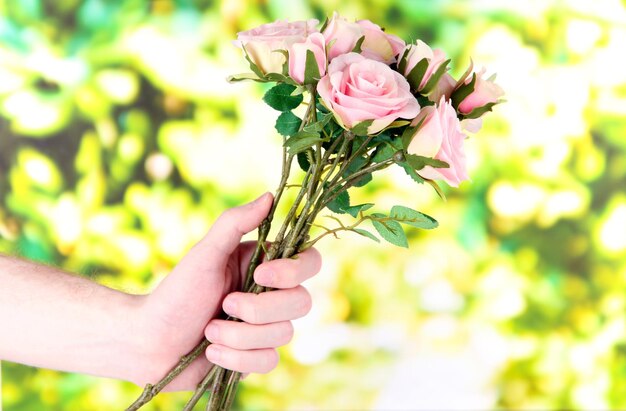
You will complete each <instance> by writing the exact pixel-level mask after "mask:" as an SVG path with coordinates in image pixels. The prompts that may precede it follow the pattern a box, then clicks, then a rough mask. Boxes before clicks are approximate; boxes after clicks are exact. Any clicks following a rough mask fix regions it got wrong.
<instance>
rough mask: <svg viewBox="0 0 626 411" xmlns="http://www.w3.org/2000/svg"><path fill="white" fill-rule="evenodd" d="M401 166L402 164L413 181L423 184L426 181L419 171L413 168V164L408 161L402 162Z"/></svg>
mask: <svg viewBox="0 0 626 411" xmlns="http://www.w3.org/2000/svg"><path fill="white" fill-rule="evenodd" d="M400 166H402V168H403V169H404V171H405V173H407V174H408V175H409V177H411V179H412V180H413V181H415V182H416V183H418V184H422V183H423V182H424V179H423V178H422V177H421V176H420V175H419V174H417V172H416V171H415V170H413V168H412V167H411V166H409V165H408V164H406V163H400Z"/></svg>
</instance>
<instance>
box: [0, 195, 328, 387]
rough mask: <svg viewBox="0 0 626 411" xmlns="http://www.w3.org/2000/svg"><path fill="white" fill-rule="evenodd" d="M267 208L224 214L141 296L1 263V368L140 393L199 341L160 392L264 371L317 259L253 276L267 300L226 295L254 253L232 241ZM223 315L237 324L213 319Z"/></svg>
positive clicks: (310, 254)
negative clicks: (119, 382)
mask: <svg viewBox="0 0 626 411" xmlns="http://www.w3.org/2000/svg"><path fill="white" fill-rule="evenodd" d="M271 203H272V197H271V195H267V194H266V195H264V196H262V197H260V198H259V199H258V200H256V201H255V202H253V203H250V204H247V205H244V206H241V207H238V208H233V209H231V210H228V211H226V212H225V213H224V214H223V215H222V216H221V217H220V218H219V219H218V220H217V221H216V222H215V224H214V225H213V227H212V228H211V230H210V231H209V233H208V234H207V235H206V236H205V237H204V238H203V239H202V240H201V241H200V242H199V243H198V244H197V245H195V246H194V247H193V248H192V249H191V250H190V251H189V253H188V254H187V255H186V256H185V257H184V258H183V259H182V260H181V262H180V263H179V264H178V265H177V266H176V268H175V269H174V270H173V271H172V273H170V275H169V276H167V277H166V278H165V279H164V280H163V281H162V283H161V284H160V285H159V286H158V287H157V288H156V290H154V292H153V293H151V294H149V295H146V296H139V295H131V294H126V293H123V292H120V291H117V290H113V289H111V288H108V287H105V286H103V285H100V284H97V283H95V282H93V281H90V280H89V279H87V278H85V277H81V276H76V275H72V274H68V273H65V272H63V271H61V270H59V269H56V268H54V267H49V266H44V265H41V264H36V263H33V262H30V261H25V260H21V259H18V258H13V257H8V256H3V255H0V330H1V332H0V360H8V361H14V362H19V363H23V364H28V365H32V366H36V367H42V368H51V369H56V370H63V371H70V372H80V373H86V374H92V375H98V376H104V377H112V378H117V379H123V380H128V381H132V382H134V383H136V384H139V385H144V384H145V383H155V382H157V381H159V380H160V379H161V378H162V377H163V376H164V375H165V374H167V372H168V371H169V369H170V368H171V367H172V366H174V365H175V364H176V363H177V362H178V361H179V359H180V357H181V356H183V355H185V354H187V353H188V352H189V351H190V350H191V349H192V348H194V347H195V346H196V344H197V343H199V342H200V341H201V339H202V338H203V335H206V337H207V338H208V339H209V341H211V342H213V343H214V344H212V345H211V346H210V347H209V348H208V350H207V352H206V354H207V355H206V357H204V356H202V357H200V358H198V359H197V360H196V361H195V362H194V363H192V365H191V366H190V367H189V368H188V369H186V370H185V371H184V372H183V373H182V374H181V375H179V376H178V377H177V378H176V379H175V380H174V381H172V382H171V383H170V384H169V385H168V387H167V388H166V389H168V390H190V389H194V388H195V385H196V384H197V383H198V382H199V381H200V379H201V378H202V377H204V375H205V373H206V372H207V371H208V370H209V368H210V367H211V366H212V363H213V364H219V365H221V366H224V367H226V368H229V369H234V370H237V371H242V372H267V371H269V370H271V369H272V368H274V367H275V366H276V362H277V361H278V357H277V355H276V350H275V348H276V347H278V346H280V345H283V344H286V343H287V342H288V341H289V340H290V339H291V335H292V332H293V329H292V327H291V323H290V320H293V319H295V318H298V317H301V316H303V315H305V314H306V313H307V312H308V311H309V309H310V307H311V297H310V296H309V294H308V292H307V291H306V290H305V289H304V288H303V287H302V286H300V285H299V284H300V283H301V282H302V281H304V280H306V279H307V278H309V277H311V276H313V275H314V274H315V273H317V272H318V271H319V269H320V256H319V253H317V251H315V250H313V249H311V250H307V251H305V252H303V253H301V254H299V255H298V258H295V259H286V260H274V261H270V262H267V263H264V264H261V265H260V266H259V267H257V269H256V271H255V273H254V278H255V280H256V282H257V283H259V284H261V285H265V286H269V287H272V288H276V289H277V290H276V291H270V292H266V293H262V294H259V295H255V294H244V293H240V292H233V291H234V290H237V289H239V287H241V283H242V281H243V279H244V275H245V272H246V269H247V266H248V261H249V260H250V257H251V255H252V252H253V249H254V243H251V242H248V243H240V241H241V236H242V235H243V234H245V233H247V232H249V231H252V230H254V229H255V228H256V227H257V226H258V225H259V224H260V223H261V221H263V219H264V218H265V217H266V215H267V213H268V210H269V208H270V206H271ZM222 307H223V309H224V311H225V312H226V313H227V314H229V315H231V316H234V317H237V318H240V319H241V320H243V322H226V321H223V320H219V319H217V318H218V317H220V314H221V311H222ZM207 358H208V359H207ZM209 359H210V361H211V362H209Z"/></svg>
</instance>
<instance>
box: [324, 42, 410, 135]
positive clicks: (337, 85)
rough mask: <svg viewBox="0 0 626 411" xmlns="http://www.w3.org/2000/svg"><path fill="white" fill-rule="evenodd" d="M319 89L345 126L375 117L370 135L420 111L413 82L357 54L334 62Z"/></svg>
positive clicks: (385, 66)
mask: <svg viewBox="0 0 626 411" xmlns="http://www.w3.org/2000/svg"><path fill="white" fill-rule="evenodd" d="M317 91H318V93H319V95H320V97H321V99H322V102H323V103H324V105H325V106H326V107H327V108H328V109H329V110H330V111H332V113H333V114H334V116H335V119H336V120H337V122H338V123H339V124H341V125H342V126H343V127H344V128H347V129H351V128H353V127H354V126H356V125H357V124H359V123H360V122H362V121H366V120H374V122H373V123H372V124H371V125H370V126H369V128H368V132H369V133H370V134H373V133H377V132H379V131H381V130H382V129H384V128H385V127H387V126H388V125H389V124H391V123H392V122H394V121H395V120H397V119H399V118H405V119H412V118H414V117H415V116H417V114H418V113H419V110H420V106H419V103H418V102H417V100H416V99H415V97H413V95H412V94H411V90H410V88H409V83H408V82H407V81H406V79H405V78H404V77H403V76H402V75H401V74H400V73H398V72H396V71H393V70H392V69H391V68H390V67H389V66H388V65H386V64H385V63H381V62H379V61H375V60H370V59H367V58H365V57H363V56H362V55H360V54H357V53H348V54H344V55H341V56H339V57H337V58H336V59H334V60H333V61H331V63H330V64H329V66H328V72H327V74H326V76H324V77H322V79H321V80H320V82H319V83H318V84H317Z"/></svg>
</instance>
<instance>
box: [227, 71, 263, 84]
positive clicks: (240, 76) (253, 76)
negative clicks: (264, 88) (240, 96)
mask: <svg viewBox="0 0 626 411" xmlns="http://www.w3.org/2000/svg"><path fill="white" fill-rule="evenodd" d="M244 80H254V81H261V82H264V81H265V80H263V79H260V78H259V76H257V75H256V74H254V73H240V74H233V75H232V76H228V77H227V78H226V81H228V82H229V83H236V82H238V81H244Z"/></svg>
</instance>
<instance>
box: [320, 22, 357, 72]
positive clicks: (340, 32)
mask: <svg viewBox="0 0 626 411" xmlns="http://www.w3.org/2000/svg"><path fill="white" fill-rule="evenodd" d="M322 34H323V35H324V38H325V39H326V47H327V49H328V61H331V60H332V59H334V58H335V57H337V56H340V55H342V54H346V53H350V52H351V51H352V49H354V46H356V43H357V42H358V41H359V39H360V38H361V37H363V29H362V28H361V26H359V25H358V24H357V23H355V22H349V21H348V20H346V19H345V18H344V17H341V16H340V15H339V13H337V12H334V13H333V17H332V18H331V19H330V20H329V21H328V24H327V25H326V28H325V29H324V31H323V32H322Z"/></svg>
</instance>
